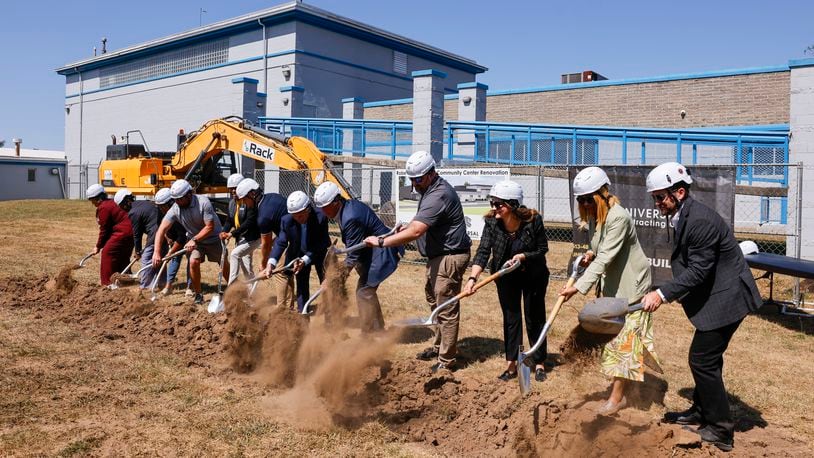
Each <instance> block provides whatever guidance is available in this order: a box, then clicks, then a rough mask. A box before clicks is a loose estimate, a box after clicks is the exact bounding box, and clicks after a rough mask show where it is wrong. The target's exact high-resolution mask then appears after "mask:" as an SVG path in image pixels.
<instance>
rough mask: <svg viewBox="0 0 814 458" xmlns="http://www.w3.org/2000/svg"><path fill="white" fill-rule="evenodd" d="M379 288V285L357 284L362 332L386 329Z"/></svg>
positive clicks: (357, 302)
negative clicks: (378, 292)
mask: <svg viewBox="0 0 814 458" xmlns="http://www.w3.org/2000/svg"><path fill="white" fill-rule="evenodd" d="M359 283H361V282H359ZM378 289H379V287H378V286H376V287H373V286H357V289H356V305H357V307H359V321H360V327H361V328H362V332H373V331H381V330H383V329H384V317H383V316H382V306H381V304H380V303H379V295H378V294H377V290H378Z"/></svg>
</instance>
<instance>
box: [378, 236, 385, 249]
mask: <svg viewBox="0 0 814 458" xmlns="http://www.w3.org/2000/svg"><path fill="white" fill-rule="evenodd" d="M379 248H384V236H383V235H380V236H379Z"/></svg>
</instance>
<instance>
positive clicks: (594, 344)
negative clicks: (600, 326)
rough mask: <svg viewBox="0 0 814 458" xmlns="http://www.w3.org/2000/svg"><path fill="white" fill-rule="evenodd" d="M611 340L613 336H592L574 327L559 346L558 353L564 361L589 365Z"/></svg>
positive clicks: (580, 328)
mask: <svg viewBox="0 0 814 458" xmlns="http://www.w3.org/2000/svg"><path fill="white" fill-rule="evenodd" d="M613 338H614V336H613V335H608V334H594V333H592V332H588V331H586V330H585V329H583V328H582V326H580V325H576V326H574V328H573V329H571V332H570V333H568V336H567V337H566V338H565V340H564V341H563V343H562V344H561V345H560V353H561V354H562V356H563V358H565V359H566V360H569V361H572V362H577V363H590V362H593V361H594V360H595V359H596V358H597V357H598V356H599V355H601V354H602V349H603V348H604V347H605V344H607V343H608V342H610V341H611V340H613Z"/></svg>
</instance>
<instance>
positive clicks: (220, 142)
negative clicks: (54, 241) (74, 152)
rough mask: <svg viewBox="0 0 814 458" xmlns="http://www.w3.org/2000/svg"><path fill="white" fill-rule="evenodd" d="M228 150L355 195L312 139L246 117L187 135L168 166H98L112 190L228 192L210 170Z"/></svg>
mask: <svg viewBox="0 0 814 458" xmlns="http://www.w3.org/2000/svg"><path fill="white" fill-rule="evenodd" d="M227 152H234V153H235V154H239V155H242V156H245V157H249V158H252V159H255V160H258V161H262V162H265V163H269V164H274V165H276V166H277V167H279V168H280V169H283V170H308V171H309V174H310V179H311V183H312V184H313V185H314V186H319V185H320V184H322V183H323V182H325V181H332V182H334V183H335V184H336V185H337V186H339V189H340V190H341V191H342V195H343V196H344V197H346V198H352V197H357V196H355V195H353V192H352V191H351V189H352V188H351V186H350V185H349V184H348V183H347V181H346V180H345V179H344V177H343V176H342V175H341V174H340V173H338V172H336V171H335V170H334V167H333V165H332V164H331V161H330V160H329V159H328V158H327V156H325V154H324V153H323V152H322V151H320V150H319V148H317V147H316V145H314V144H313V143H312V142H311V141H310V140H308V139H306V138H303V137H288V138H287V137H283V136H281V135H278V134H275V133H273V132H270V131H267V130H263V129H259V128H257V127H253V126H248V125H246V124H245V123H244V121H243V119H241V118H238V117H234V116H232V117H227V118H222V119H214V120H211V121H208V122H207V123H206V124H204V125H203V126H202V127H201V128H200V129H198V130H197V131H195V132H191V133H189V134H188V135H187V137H186V140H185V141H184V142H183V143H182V144H181V145H180V146H179V148H178V152H177V153H176V154H175V155H174V156H173V157H172V159H171V160H170V161H169V163H162V162H161V160H160V159H154V158H149V157H146V158H145V157H141V158H135V159H120V160H107V161H103V162H102V164H101V165H100V167H99V179H100V182H101V183H102V184H103V185H104V186H105V188H106V190H107V191H108V192H111V191H112V192H115V190H117V189H121V188H123V187H128V188H129V189H130V190H131V191H132V192H133V193H134V194H154V193H155V191H157V190H158V189H159V188H161V187H166V186H170V184H172V182H173V181H175V180H177V179H179V178H184V179H186V180H188V181H190V183H191V184H192V185H193V187H196V189H197V192H199V193H223V192H226V186H225V181H223V180H221V181H222V182H213V181H212V180H210V179H208V177H209V176H211V175H212V173H211V172H212V171H211V170H206V169H207V167H211V166H212V165H213V163H214V162H216V160H217V159H218V158H219V157H220V156H221V155H223V154H224V153H227ZM159 170H160V172H159ZM219 178H224V177H222V176H219ZM128 182H129V183H128Z"/></svg>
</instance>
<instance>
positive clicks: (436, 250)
mask: <svg viewBox="0 0 814 458" xmlns="http://www.w3.org/2000/svg"><path fill="white" fill-rule="evenodd" d="M406 172H407V177H409V178H410V181H411V182H412V185H413V187H414V188H415V190H416V191H418V192H419V193H420V194H421V199H420V200H419V201H418V212H417V213H416V215H415V217H413V220H412V221H411V222H410V224H408V225H407V227H406V228H404V229H402V230H401V231H399V232H397V233H396V234H393V235H391V236H389V237H377V236H369V237H367V238H365V243H366V244H367V246H369V247H379V248H385V247H394V246H402V245H405V244H407V243H409V242H412V241H413V240H417V239H419V238H421V240H419V241H418V248H419V251H420V252H421V254H422V255H423V256H425V257H426V258H427V281H426V283H425V286H424V292H425V295H426V297H427V302H429V304H430V307H431V308H432V309H434V308H435V307H436V306H437V305H438V304H442V303H444V302H445V301H446V300H447V299H450V298H452V297H454V296H456V295H457V294H458V293H460V292H461V286H462V284H463V276H464V272H466V268H467V266H468V265H469V257H470V252H469V249H470V247H471V246H472V240H470V239H469V235H467V233H466V220H465V218H464V211H463V207H462V206H461V200H460V199H459V197H458V193H456V192H455V189H454V188H453V187H452V185H450V184H449V183H448V182H447V181H446V180H444V179H443V178H441V177H440V176H439V175H438V173H437V172H436V171H435V160H434V159H433V158H432V156H431V155H430V153H428V152H426V151H417V152H415V153H413V154H412V155H411V156H410V157H409V158H408V159H407V166H406ZM459 321H460V304H459V303H458V302H456V303H455V304H453V305H451V306H450V307H448V308H446V309H444V310H443V311H441V312H439V314H438V323H439V326H438V327H436V329H435V340H434V342H433V346H432V347H430V348H427V349H426V350H424V351H422V352H421V353H419V354H418V355H417V358H418V359H422V360H425V361H429V360H432V359H433V358H436V357H437V358H438V363H436V364H435V365H434V366H433V368H432V370H433V372H437V371H439V370H450V369H452V368H453V367H454V364H455V356H456V354H457V352H458V348H457V343H458V326H459Z"/></svg>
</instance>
